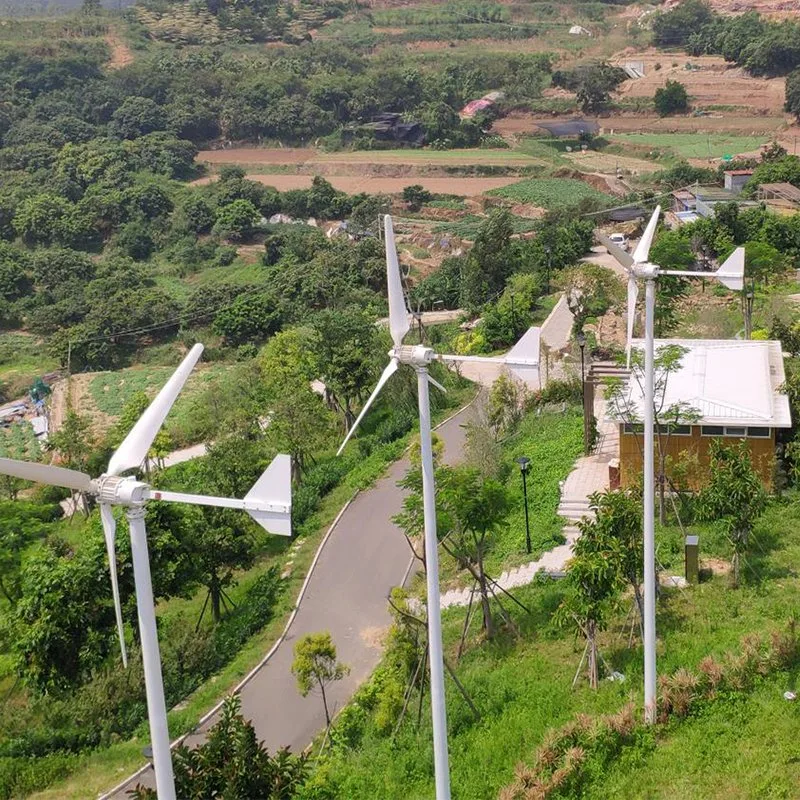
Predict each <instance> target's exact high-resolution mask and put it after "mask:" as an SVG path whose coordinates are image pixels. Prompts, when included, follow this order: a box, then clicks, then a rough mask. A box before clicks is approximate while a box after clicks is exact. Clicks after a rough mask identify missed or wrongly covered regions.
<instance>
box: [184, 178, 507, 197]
mask: <svg viewBox="0 0 800 800" xmlns="http://www.w3.org/2000/svg"><path fill="white" fill-rule="evenodd" d="M247 177H248V178H250V180H254V181H258V182H259V183H263V184H265V185H266V186H274V187H275V188H276V189H278V190H279V191H282V192H284V191H286V190H287V189H308V188H309V187H310V186H311V180H312V177H313V176H311V175H248V176H247ZM212 180H214V179H213V178H200V179H199V180H197V181H195V183H198V184H203V183H209V182H210V181H212ZM326 180H328V181H330V183H331V184H333V186H334V188H336V189H338V190H339V191H342V192H347V193H348V194H358V193H359V192H367V193H368V194H378V193H386V194H396V193H398V192H402V191H403V189H405V187H406V186H410V185H412V184H419V185H420V186H423V187H424V188H425V189H427V190H428V191H429V192H433V193H434V194H454V195H459V196H461V197H473V196H475V195H479V194H483V193H484V192H488V191H489V190H490V189H497V188H499V187H501V186H508V184H509V183H517V182H518V181H519V180H520V178H517V177H505V178H430V177H427V176H425V175H414V176H412V177H407V178H385V177H381V176H358V175H352V176H351V175H328V176H326Z"/></svg>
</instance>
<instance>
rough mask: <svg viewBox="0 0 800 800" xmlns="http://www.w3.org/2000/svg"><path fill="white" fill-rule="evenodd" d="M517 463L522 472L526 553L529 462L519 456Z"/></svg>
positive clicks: (528, 550) (529, 526) (528, 522)
mask: <svg viewBox="0 0 800 800" xmlns="http://www.w3.org/2000/svg"><path fill="white" fill-rule="evenodd" d="M517 464H519V471H520V472H521V473H522V496H523V497H524V498H525V549H526V550H527V552H528V553H530V552H531V523H530V520H529V518H528V469H529V467H530V464H531V460H530V459H529V458H525V456H520V457H519V458H518V459H517Z"/></svg>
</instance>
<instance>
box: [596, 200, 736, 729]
mask: <svg viewBox="0 0 800 800" xmlns="http://www.w3.org/2000/svg"><path fill="white" fill-rule="evenodd" d="M660 213H661V206H656V208H655V210H654V211H653V214H652V216H651V217H650V220H649V222H648V223H647V227H646V228H645V231H644V234H643V235H642V238H641V240H640V241H639V244H638V245H637V246H636V249H635V250H634V251H633V256H630V255H628V253H626V252H625V251H624V250H622V249H621V248H620V247H617V246H616V245H615V244H614V243H613V242H611V240H609V239H608V238H607V237H605V236H602V235H600V234H596V236H597V239H598V240H599V241H600V242H601V243H602V244H604V245H605V246H606V248H607V249H608V251H609V253H610V254H611V255H612V256H613V257H614V258H616V260H617V261H618V262H619V263H620V264H621V265H622V266H623V267H624V268H625V270H626V272H627V273H628V320H627V323H628V331H627V334H628V335H627V344H626V350H627V360H628V367H629V368H630V363H631V345H632V341H633V326H634V321H635V318H636V301H637V299H638V296H639V281H640V280H644V282H645V326H644V328H645V333H644V341H645V351H644V353H645V354H644V454H643V467H642V468H643V475H644V493H643V495H644V497H643V520H642V522H643V543H644V719H645V722H646V723H647V724H653V723H655V721H656V711H657V709H656V702H657V696H656V678H657V675H656V573H655V463H654V461H655V454H654V448H655V434H654V430H653V429H654V426H655V409H654V395H655V387H654V384H655V353H654V350H655V304H656V280H657V279H658V278H659V277H660V276H661V275H672V276H676V277H681V278H709V277H714V278H716V279H717V280H718V281H719V282H720V283H721V284H722V285H723V286H727V287H728V288H729V289H733V290H738V291H741V290H742V288H743V287H744V256H745V253H744V248H743V247H737V248H736V249H735V250H734V251H733V252H732V253H731V254H730V255H729V256H728V258H727V259H725V261H724V262H723V264H722V265H721V266H720V267H719V269H717V270H716V271H715V272H712V273H708V272H699V271H692V270H674V269H662V268H661V267H659V266H658V265H657V264H652V263H651V262H650V261H649V258H650V247H651V245H652V244H653V239H654V238H655V234H656V228H657V227H658V217H659V215H660Z"/></svg>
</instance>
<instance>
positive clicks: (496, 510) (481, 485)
mask: <svg viewBox="0 0 800 800" xmlns="http://www.w3.org/2000/svg"><path fill="white" fill-rule="evenodd" d="M436 482H437V521H438V524H439V532H440V537H441V543H442V547H443V548H444V550H445V551H446V552H447V553H448V554H449V555H450V556H452V558H453V559H454V560H455V561H456V563H457V564H458V565H459V567H460V568H462V569H466V570H467V572H469V574H470V575H471V576H472V578H473V579H474V580H475V583H476V586H477V588H478V592H479V593H480V598H481V609H482V612H483V630H484V631H485V633H486V636H487V638H489V639H491V638H493V637H494V635H495V623H494V617H493V616H492V608H491V604H490V595H491V594H493V593H494V592H493V589H492V586H491V584H490V578H489V577H488V576H487V574H486V569H485V558H486V554H487V552H488V549H489V547H490V543H491V534H492V533H493V532H494V531H495V530H496V529H497V527H498V526H499V525H501V524H502V523H503V521H504V520H505V519H506V517H507V516H508V514H509V512H510V510H511V505H510V501H509V495H508V492H507V490H506V488H505V487H504V486H503V484H502V483H500V482H499V481H497V480H494V479H493V478H486V477H484V476H482V475H481V474H480V472H479V471H478V470H477V469H473V468H469V467H459V468H452V467H440V468H439V469H438V470H437V474H436Z"/></svg>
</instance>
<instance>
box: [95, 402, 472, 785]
mask: <svg viewBox="0 0 800 800" xmlns="http://www.w3.org/2000/svg"><path fill="white" fill-rule="evenodd" d="M474 413H475V404H472V405H470V406H467V407H466V408H465V409H462V411H460V412H459V413H458V414H456V415H455V416H454V417H453V418H451V419H450V420H448V421H447V422H445V423H444V424H443V425H441V426H440V427H439V428H438V429H437V432H438V434H439V436H440V437H441V439H442V441H443V442H444V448H445V449H444V458H445V460H446V461H448V462H450V463H453V462H454V461H457V460H458V459H459V458H460V456H461V453H462V451H463V447H464V441H465V431H464V428H463V425H464V424H465V423H466V422H468V421H469V420H470V419H472V418H473V415H474ZM408 467H409V462H408V459H407V458H406V457H404V458H402V459H400V460H399V461H397V462H395V463H394V464H392V465H391V467H390V468H389V470H388V472H387V473H386V475H384V477H382V478H381V479H380V480H379V481H378V482H377V483H376V484H375V485H374V486H373V487H372V488H370V489H368V490H366V491H364V492H362V493H361V494H359V495H358V496H357V497H356V498H355V500H354V501H353V502H352V503H350V505H349V506H348V508H347V510H346V511H345V512H344V513H343V514H342V516H341V518H340V520H339V522H338V524H337V525H336V527H335V528H334V530H333V533H332V534H331V537H330V539H329V540H328V542H327V544H326V545H325V547H324V548H323V550H322V553H321V555H320V558H319V561H318V562H317V566H316V568H315V570H314V572H313V574H312V577H311V579H310V580H309V583H308V587H307V590H306V593H305V596H304V597H303V600H302V603H301V605H300V608H299V610H298V613H297V615H296V617H295V618H294V620H293V622H292V624H291V627H290V628H289V631H288V633H287V636H286V639H285V640H284V641H283V642H282V643H281V644H280V646H279V647H278V648H277V650H276V651H275V654H274V655H273V656H272V658H271V659H270V660H269V661H268V662H267V664H266V665H264V667H263V668H262V669H261V670H259V671H258V672H257V673H256V674H255V675H254V676H253V678H252V679H251V680H250V681H249V683H247V684H246V685H245V686H244V687H243V689H242V691H241V693H240V694H241V700H242V712H243V714H244V715H245V717H247V718H248V719H250V720H252V722H253V725H254V727H255V730H256V734H257V736H258V738H259V739H262V740H263V741H264V743H265V745H266V746H267V748H268V749H269V750H270V751H273V752H274V751H275V750H277V749H278V748H280V747H283V746H285V745H288V746H289V747H290V748H291V749H292V750H293V751H295V752H297V751H300V750H302V749H303V748H304V747H305V746H306V745H307V744H309V742H310V741H311V740H312V739H313V737H314V736H315V734H316V733H317V732H318V731H319V730H321V729H322V728H324V726H325V714H324V711H323V707H322V701H321V700H320V698H319V697H317V696H316V695H309V696H308V697H305V698H303V697H301V696H300V694H299V693H298V691H297V685H296V683H295V679H294V676H293V675H292V674H291V664H292V661H293V659H294V654H293V649H294V644H295V642H296V641H297V640H298V639H299V638H301V637H302V636H304V635H305V634H307V633H313V632H317V631H323V630H327V631H330V633H331V635H332V637H333V641H334V643H335V644H336V647H337V650H338V656H339V659H340V660H341V661H343V662H344V663H345V664H348V665H349V666H350V675H349V676H348V677H346V678H345V679H343V680H341V681H339V682H338V683H337V684H335V685H333V686H332V687H331V688H330V691H329V692H328V702H329V705H330V707H331V709H334V708H335V709H336V710H338V709H340V708H342V706H343V705H345V703H346V702H347V700H348V699H349V698H350V696H351V695H352V693H353V692H354V691H355V689H356V688H357V687H358V686H359V685H360V684H361V683H362V682H363V681H364V680H365V679H366V678H367V677H368V676H369V675H370V673H371V672H372V671H373V670H374V668H375V667H376V666H377V664H378V661H379V660H380V657H381V638H382V635H383V633H384V631H385V630H386V628H387V626H388V625H389V623H390V617H389V613H388V611H387V603H386V598H387V596H388V595H389V592H390V590H391V589H392V588H393V587H394V586H397V585H399V584H400V583H401V581H402V580H403V578H404V576H405V574H406V570H407V568H408V565H409V561H410V557H411V553H410V551H409V548H408V545H407V543H406V541H405V538H404V536H403V534H402V532H401V531H400V529H399V528H397V526H396V525H394V524H393V523H392V522H391V518H392V516H394V515H395V514H397V513H398V512H399V511H400V510H401V506H402V502H403V492H402V491H401V490H400V489H399V488H398V487H397V481H398V480H400V479H401V478H402V477H403V475H404V474H405V473H406V471H407V469H408ZM215 721H216V719H215V718H212V719H211V720H210V721H209V722H207V723H206V724H205V725H204V726H203V727H202V728H201V729H200V730H199V731H198V732H197V733H196V734H193V735H192V736H190V737H189V738H188V739H187V743H188V744H189V745H193V744H198V743H200V742H201V741H202V740H203V738H204V733H205V731H206V730H207V729H208V728H209V727H211V726H212V725H213V724H214V722H215ZM136 783H142V784H144V785H148V786H152V785H154V779H153V773H152V769H148V770H147V771H146V772H145V773H144V774H143V775H141V776H137V777H136V778H133V779H130V780H129V781H128V782H126V783H125V784H123V785H121V786H118V787H116V788H115V789H114V791H113V794H111V795H109V796H110V797H113V798H115V800H117V799H118V800H122V798H125V797H127V792H128V791H129V790H130V789H131V788H133V787H134V786H135V785H136Z"/></svg>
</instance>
